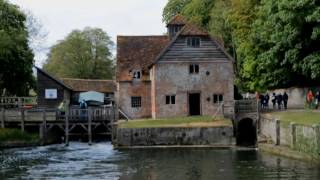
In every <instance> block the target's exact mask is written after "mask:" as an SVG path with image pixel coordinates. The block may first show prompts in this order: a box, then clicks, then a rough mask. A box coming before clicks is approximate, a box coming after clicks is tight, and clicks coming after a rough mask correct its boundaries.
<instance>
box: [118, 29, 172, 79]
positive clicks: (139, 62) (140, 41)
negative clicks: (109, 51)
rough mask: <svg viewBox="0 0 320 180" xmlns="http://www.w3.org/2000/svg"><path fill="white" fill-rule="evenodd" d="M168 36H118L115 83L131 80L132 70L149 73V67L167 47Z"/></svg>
mask: <svg viewBox="0 0 320 180" xmlns="http://www.w3.org/2000/svg"><path fill="white" fill-rule="evenodd" d="M169 41H170V39H169V37H168V36H166V35H165V36H118V37H117V74H116V78H117V81H130V80H132V77H131V72H132V71H133V70H142V71H143V72H142V74H147V73H149V69H148V66H149V65H151V64H152V63H153V62H154V61H155V59H156V57H157V56H158V55H159V54H160V52H161V51H162V50H163V49H164V48H165V47H166V46H167V44H168V43H169Z"/></svg>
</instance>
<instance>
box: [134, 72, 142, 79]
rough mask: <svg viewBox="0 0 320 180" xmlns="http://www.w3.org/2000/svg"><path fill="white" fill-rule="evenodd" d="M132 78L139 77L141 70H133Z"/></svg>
mask: <svg viewBox="0 0 320 180" xmlns="http://www.w3.org/2000/svg"><path fill="white" fill-rule="evenodd" d="M133 79H141V71H133Z"/></svg>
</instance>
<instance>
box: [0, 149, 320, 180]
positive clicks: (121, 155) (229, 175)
mask: <svg viewBox="0 0 320 180" xmlns="http://www.w3.org/2000/svg"><path fill="white" fill-rule="evenodd" d="M0 153H1V154H0V155H1V156H0V167H1V170H0V179H77V180H78V179H90V180H93V179H121V180H129V179H134V180H135V179H136V180H143V179H151V180H158V179H159V180H162V179H164V180H180V179H181V180H184V179H224V180H229V179H250V180H252V179H259V180H263V179H320V167H319V166H317V165H312V164H310V163H305V162H301V161H296V160H291V159H287V158H283V157H278V156H273V155H269V154H264V153H261V152H258V151H255V150H250V151H248V150H236V149H210V148H205V149H203V148H202V149H199V148H184V149H182V148H169V149H131V150H115V149H113V147H112V145H111V144H110V143H97V144H93V145H92V146H88V145H87V144H86V143H71V144H70V146H68V147H66V146H64V145H51V146H45V147H36V148H20V149H10V150H3V151H1V152H0Z"/></svg>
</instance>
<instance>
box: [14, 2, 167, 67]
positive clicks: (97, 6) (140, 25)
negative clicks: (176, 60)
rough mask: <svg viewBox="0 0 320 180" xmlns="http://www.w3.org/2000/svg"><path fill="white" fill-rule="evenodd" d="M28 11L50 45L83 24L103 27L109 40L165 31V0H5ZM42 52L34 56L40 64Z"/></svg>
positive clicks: (42, 57)
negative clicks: (33, 16) (46, 35)
mask: <svg viewBox="0 0 320 180" xmlns="http://www.w3.org/2000/svg"><path fill="white" fill-rule="evenodd" d="M9 1H10V2H12V3H14V4H17V5H19V6H20V7H21V8H22V9H26V10H29V11H31V12H32V13H33V14H34V15H35V17H36V18H37V19H39V20H40V22H41V23H42V24H43V26H44V29H45V30H46V31H47V32H48V37H47V44H48V46H51V45H53V44H54V43H56V42H57V40H61V39H63V38H64V37H65V36H66V35H67V34H68V33H70V32H71V31H72V30H73V29H83V28H84V27H86V26H90V27H99V28H102V29H103V30H105V31H106V32H107V33H108V34H109V36H111V37H112V40H113V41H114V42H115V41H116V36H117V35H161V34H163V33H165V32H166V30H165V25H164V24H163V23H162V9H163V7H164V6H165V4H166V3H167V1H168V0H9ZM44 54H46V53H42V54H40V53H38V54H37V55H36V65H38V66H41V65H42V64H43V61H44V59H45V58H46V57H45V55H44Z"/></svg>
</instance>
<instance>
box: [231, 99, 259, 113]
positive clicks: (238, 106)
mask: <svg viewBox="0 0 320 180" xmlns="http://www.w3.org/2000/svg"><path fill="white" fill-rule="evenodd" d="M258 111H259V106H258V102H257V100H256V99H247V100H237V101H235V112H236V113H254V112H258Z"/></svg>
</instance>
